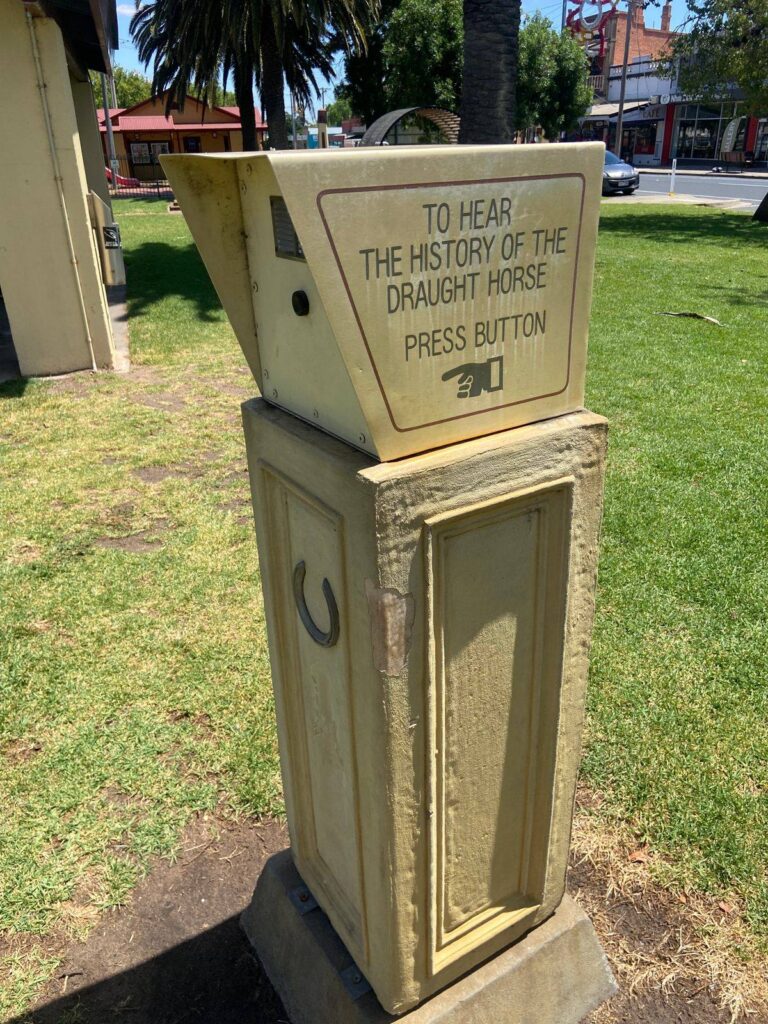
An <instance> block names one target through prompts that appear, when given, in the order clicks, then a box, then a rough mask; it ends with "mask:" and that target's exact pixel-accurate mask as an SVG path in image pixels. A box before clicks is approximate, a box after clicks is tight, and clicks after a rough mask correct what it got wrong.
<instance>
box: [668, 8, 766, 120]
mask: <svg viewBox="0 0 768 1024" xmlns="http://www.w3.org/2000/svg"><path fill="white" fill-rule="evenodd" d="M688 10H689V17H688V20H687V21H686V23H685V25H684V26H683V27H684V29H685V33H684V34H681V35H678V36H676V37H675V38H674V39H673V40H672V42H671V45H670V53H669V58H668V60H667V61H666V62H665V63H666V68H665V70H666V71H667V73H670V72H671V73H672V74H674V72H675V71H676V70H677V68H678V64H679V72H678V84H679V88H680V91H681V92H683V93H684V94H685V95H686V96H689V97H691V98H692V99H699V100H720V99H727V98H731V97H732V94H731V92H730V89H729V86H732V85H736V86H738V88H739V89H740V90H741V91H742V92H743V94H744V99H745V102H746V105H747V109H748V110H749V111H750V113H753V114H764V113H765V111H766V109H768V0H688Z"/></svg>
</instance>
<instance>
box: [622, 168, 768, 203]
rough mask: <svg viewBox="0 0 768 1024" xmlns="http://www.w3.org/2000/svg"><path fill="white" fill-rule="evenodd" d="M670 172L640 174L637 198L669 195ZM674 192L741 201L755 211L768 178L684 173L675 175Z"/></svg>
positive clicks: (766, 190)
mask: <svg viewBox="0 0 768 1024" xmlns="http://www.w3.org/2000/svg"><path fill="white" fill-rule="evenodd" d="M669 182H670V173H669V172H668V171H666V172H664V173H662V174H641V175H640V188H639V189H638V191H637V195H639V196H642V195H654V194H655V195H666V194H667V193H668V192H669ZM675 192H676V193H677V194H679V195H682V194H684V195H690V196H701V197H702V198H706V199H743V200H744V201H745V202H748V203H749V204H750V205H751V207H752V209H753V210H754V209H756V208H757V206H758V204H759V203H760V202H761V201H762V198H763V196H764V195H765V194H766V192H768V178H762V179H758V178H740V177H738V176H737V175H719V174H684V173H681V172H680V171H678V172H677V174H676V176H675Z"/></svg>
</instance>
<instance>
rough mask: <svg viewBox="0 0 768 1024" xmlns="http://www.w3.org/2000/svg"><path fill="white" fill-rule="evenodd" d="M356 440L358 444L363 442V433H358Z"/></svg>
mask: <svg viewBox="0 0 768 1024" xmlns="http://www.w3.org/2000/svg"><path fill="white" fill-rule="evenodd" d="M357 440H358V441H359V442H360V444H365V434H358V435H357Z"/></svg>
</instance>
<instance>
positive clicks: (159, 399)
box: [130, 392, 187, 412]
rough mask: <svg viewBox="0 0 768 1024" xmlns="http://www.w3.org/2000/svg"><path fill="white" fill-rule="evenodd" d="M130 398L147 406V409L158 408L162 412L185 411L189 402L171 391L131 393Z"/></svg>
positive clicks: (135, 402)
mask: <svg viewBox="0 0 768 1024" xmlns="http://www.w3.org/2000/svg"><path fill="white" fill-rule="evenodd" d="M130 400H131V401H132V402H133V403H134V404H135V405H143V406H146V408H147V409H157V410H158V411H160V412H184V410H185V409H186V408H187V402H186V400H185V399H184V398H182V397H181V396H180V395H174V394H172V393H171V392H162V393H159V394H136V395H131V396H130Z"/></svg>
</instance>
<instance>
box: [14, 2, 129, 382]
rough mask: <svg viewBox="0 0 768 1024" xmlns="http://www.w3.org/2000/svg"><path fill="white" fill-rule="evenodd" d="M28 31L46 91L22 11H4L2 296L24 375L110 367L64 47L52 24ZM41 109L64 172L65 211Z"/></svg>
mask: <svg viewBox="0 0 768 1024" xmlns="http://www.w3.org/2000/svg"><path fill="white" fill-rule="evenodd" d="M33 31H34V35H35V39H36V41H37V46H38V51H39V56H40V62H41V67H42V74H43V80H44V86H45V87H44V89H42V90H41V89H40V88H39V84H38V81H37V74H36V67H35V61H34V53H33V49H32V41H31V38H30V33H29V27H28V24H27V20H26V17H25V5H24V4H21V3H12V2H4V3H2V4H0V66H1V67H2V69H3V81H4V82H5V83H6V89H5V94H4V97H3V102H2V103H0V138H2V139H3V140H4V141H3V144H2V145H1V146H0V289H1V290H2V293H3V299H4V301H5V304H6V308H7V310H8V316H9V319H10V323H11V332H12V335H13V341H14V346H15V348H16V354H17V356H18V359H19V364H20V366H21V372H22V373H23V374H25V375H34V374H56V373H66V372H68V371H70V370H82V369H90V368H91V366H92V356H91V353H92V354H93V361H95V363H96V366H97V367H104V368H110V367H112V366H113V365H114V346H113V341H112V328H111V324H110V320H109V311H108V308H107V302H106V296H105V293H104V286H103V283H102V277H101V268H100V263H99V256H98V253H97V251H96V244H95V240H94V237H93V231H92V228H91V223H90V217H89V213H88V206H87V201H86V197H87V193H88V183H87V179H86V170H85V165H84V163H83V153H82V150H81V146H80V137H79V132H78V119H77V116H76V110H75V104H74V102H73V95H72V86H71V80H70V74H69V70H68V68H67V58H66V53H65V51H64V44H63V41H62V37H61V32H60V31H59V28H58V26H57V25H56V23H55V22H54V21H53V19H51V18H42V17H36V18H33ZM43 103H45V104H47V107H48V111H49V114H50V121H51V128H52V133H53V142H54V146H55V151H56V153H57V156H58V163H59V170H60V172H61V179H62V180H61V187H62V189H63V192H64V209H63V210H62V206H61V203H60V199H59V193H58V183H57V181H56V177H55V169H54V165H53V161H52V158H51V151H50V146H49V141H48V134H47V130H46V124H45V118H44V109H43ZM80 113H81V114H82V110H80ZM89 154H90V156H91V167H92V165H93V159H92V157H93V154H92V152H91V150H89ZM102 177H103V167H102ZM68 232H69V235H70V236H71V239H72V244H73V246H74V252H75V259H76V262H75V263H73V262H72V258H71V254H70V250H69V247H68V241H67V233H68ZM81 300H82V304H81ZM89 337H90V342H89Z"/></svg>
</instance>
